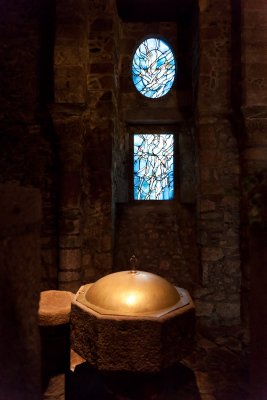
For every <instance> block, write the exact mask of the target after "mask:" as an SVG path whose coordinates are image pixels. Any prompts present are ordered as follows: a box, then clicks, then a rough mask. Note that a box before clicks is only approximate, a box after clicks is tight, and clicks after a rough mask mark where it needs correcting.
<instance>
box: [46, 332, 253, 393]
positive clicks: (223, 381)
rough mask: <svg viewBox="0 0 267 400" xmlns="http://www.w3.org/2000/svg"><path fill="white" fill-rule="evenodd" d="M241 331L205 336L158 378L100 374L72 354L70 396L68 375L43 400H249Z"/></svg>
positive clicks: (53, 384) (56, 380) (52, 382)
mask: <svg viewBox="0 0 267 400" xmlns="http://www.w3.org/2000/svg"><path fill="white" fill-rule="evenodd" d="M243 339H244V338H243V334H242V330H241V329H239V328H232V329H229V328H226V329H214V330H207V331H205V330H202V332H201V334H200V333H199V334H198V335H197V337H196V347H195V349H194V350H193V352H192V353H191V354H190V356H188V357H187V358H186V359H184V360H183V361H182V362H181V363H178V364H176V365H174V366H173V367H171V368H169V369H167V370H164V371H162V372H161V373H159V374H129V373H120V372H118V373H106V374H103V373H99V372H98V371H96V370H95V369H94V368H92V367H91V366H90V365H89V364H88V363H86V362H84V360H83V359H81V358H80V357H79V356H78V355H77V354H75V353H74V352H72V353H71V371H70V376H69V379H68V385H69V387H68V390H67V393H66V396H65V395H64V375H57V376H54V377H52V378H51V379H50V381H49V384H48V387H47V389H46V391H45V393H44V397H43V399H45V400H63V399H64V398H65V399H66V400H89V399H90V400H247V399H248V397H249V396H248V368H247V355H246V352H245V351H244V349H243V346H242V343H243V342H244V340H243Z"/></svg>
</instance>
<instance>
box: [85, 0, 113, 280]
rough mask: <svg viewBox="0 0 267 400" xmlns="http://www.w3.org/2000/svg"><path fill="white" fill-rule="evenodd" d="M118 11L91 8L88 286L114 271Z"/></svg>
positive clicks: (104, 5)
mask: <svg viewBox="0 0 267 400" xmlns="http://www.w3.org/2000/svg"><path fill="white" fill-rule="evenodd" d="M114 7H115V3H114V1H111V0H110V1H108V2H107V1H98V2H95V3H93V4H90V7H89V42H88V43H89V64H88V70H87V82H88V92H87V96H88V106H87V108H86V110H85V112H84V121H85V136H84V160H83V193H82V212H83V227H82V232H83V254H82V257H83V258H82V265H83V278H82V279H83V281H84V282H90V281H94V280H96V279H98V278H100V277H101V276H103V275H106V274H108V273H110V272H111V271H112V247H113V175H112V166H113V158H112V157H113V143H114V134H115V127H116V126H117V118H116V112H117V111H116V110H117V108H116V104H117V90H118V82H117V79H116V77H117V74H118V72H117V69H118V63H117V58H118V55H117V53H118V48H117V43H116V39H117V37H118V35H119V33H118V21H117V19H116V11H115V8H114ZM115 159H116V156H115ZM114 163H115V160H114Z"/></svg>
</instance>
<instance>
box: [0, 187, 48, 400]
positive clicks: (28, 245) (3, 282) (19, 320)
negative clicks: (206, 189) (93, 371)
mask: <svg viewBox="0 0 267 400" xmlns="http://www.w3.org/2000/svg"><path fill="white" fill-rule="evenodd" d="M40 225H41V196H40V192H39V190H37V189H33V188H25V187H21V186H19V185H18V184H14V183H6V184H1V185H0V228H1V229H0V312H1V326H0V337H1V341H0V357H1V365H0V398H1V399H13V400H39V399H40V398H41V359H40V338H39V330H38V325H37V324H38V304H39V293H40V275H41V267H40V235H39V234H40Z"/></svg>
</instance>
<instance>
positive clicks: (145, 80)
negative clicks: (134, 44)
mask: <svg viewBox="0 0 267 400" xmlns="http://www.w3.org/2000/svg"><path fill="white" fill-rule="evenodd" d="M174 78H175V60H174V54H173V52H172V50H171V48H170V46H169V45H168V44H167V43H166V42H164V41H163V40H161V39H158V38H149V39H146V40H144V41H143V42H142V43H141V44H140V46H139V47H138V48H137V50H136V52H135V54H134V56H133V61H132V79H133V82H134V85H135V87H136V89H137V90H138V91H139V92H140V93H141V94H143V95H144V96H146V97H150V98H153V99H155V98H158V97H161V96H164V95H165V94H166V93H168V92H169V90H170V89H171V87H172V84H173V81H174Z"/></svg>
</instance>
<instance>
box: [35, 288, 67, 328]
mask: <svg viewBox="0 0 267 400" xmlns="http://www.w3.org/2000/svg"><path fill="white" fill-rule="evenodd" d="M72 296H73V294H72V293H71V292H67V291H64V290H46V291H43V292H41V294H40V302H39V310H38V318H39V321H38V323H39V325H40V326H54V325H61V324H66V323H68V322H69V321H70V310H71V300H72Z"/></svg>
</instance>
